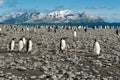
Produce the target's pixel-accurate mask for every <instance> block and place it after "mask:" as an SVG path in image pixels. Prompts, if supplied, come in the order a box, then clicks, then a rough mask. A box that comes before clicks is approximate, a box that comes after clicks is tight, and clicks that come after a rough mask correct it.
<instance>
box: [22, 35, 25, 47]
mask: <svg viewBox="0 0 120 80" xmlns="http://www.w3.org/2000/svg"><path fill="white" fill-rule="evenodd" d="M22 41H23V44H24V45H26V39H25V36H23V37H22Z"/></svg>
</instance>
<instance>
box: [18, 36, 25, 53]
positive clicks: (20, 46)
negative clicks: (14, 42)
mask: <svg viewBox="0 0 120 80" xmlns="http://www.w3.org/2000/svg"><path fill="white" fill-rule="evenodd" d="M23 47H24V44H23V40H22V38H20V40H19V43H18V51H19V52H21V51H22V49H23Z"/></svg>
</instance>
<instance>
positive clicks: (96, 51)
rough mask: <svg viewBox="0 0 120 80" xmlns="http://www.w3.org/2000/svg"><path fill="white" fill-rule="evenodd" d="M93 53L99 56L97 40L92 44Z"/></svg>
mask: <svg viewBox="0 0 120 80" xmlns="http://www.w3.org/2000/svg"><path fill="white" fill-rule="evenodd" d="M94 53H95V54H97V55H99V54H100V44H99V42H98V41H97V39H95V43H94Z"/></svg>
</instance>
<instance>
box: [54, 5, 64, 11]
mask: <svg viewBox="0 0 120 80" xmlns="http://www.w3.org/2000/svg"><path fill="white" fill-rule="evenodd" d="M61 9H64V6H56V7H55V9H54V10H55V11H56V10H61Z"/></svg>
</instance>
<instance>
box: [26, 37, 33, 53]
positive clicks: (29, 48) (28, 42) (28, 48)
mask: <svg viewBox="0 0 120 80" xmlns="http://www.w3.org/2000/svg"><path fill="white" fill-rule="evenodd" d="M26 46H27V47H26V48H27V52H31V51H32V40H31V38H29V39H28V40H27V44H26Z"/></svg>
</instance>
